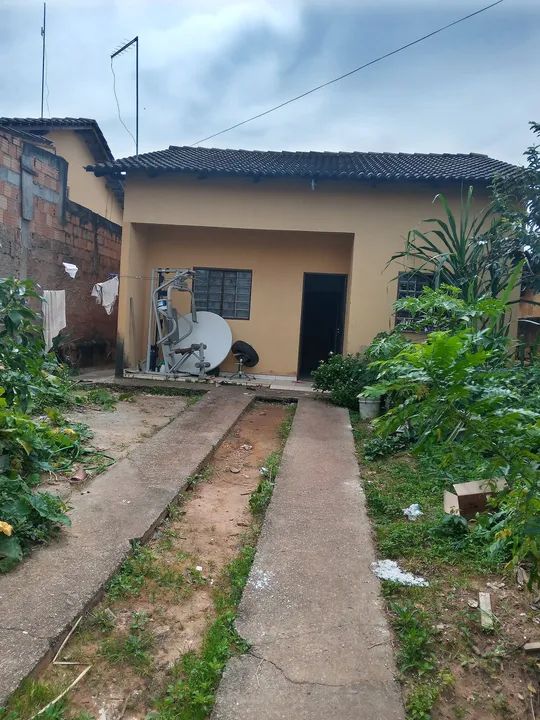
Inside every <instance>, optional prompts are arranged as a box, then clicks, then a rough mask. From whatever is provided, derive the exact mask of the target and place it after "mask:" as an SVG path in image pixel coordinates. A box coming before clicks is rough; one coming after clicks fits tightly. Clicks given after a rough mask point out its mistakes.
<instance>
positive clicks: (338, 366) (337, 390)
mask: <svg viewBox="0 0 540 720" xmlns="http://www.w3.org/2000/svg"><path fill="white" fill-rule="evenodd" d="M373 378H374V375H373V373H372V371H371V370H370V369H369V368H368V362H367V360H366V359H365V358H364V357H363V356H362V355H360V354H356V355H331V356H330V357H329V358H328V360H326V362H321V363H320V365H319V367H318V368H317V369H316V370H314V372H313V387H314V388H315V389H316V390H327V391H329V392H330V399H331V400H332V402H333V403H335V404H336V405H341V406H342V407H348V408H353V409H354V408H357V407H358V400H357V397H358V394H359V393H360V392H362V390H363V389H364V387H365V386H366V385H367V384H369V382H371V381H372V380H373Z"/></svg>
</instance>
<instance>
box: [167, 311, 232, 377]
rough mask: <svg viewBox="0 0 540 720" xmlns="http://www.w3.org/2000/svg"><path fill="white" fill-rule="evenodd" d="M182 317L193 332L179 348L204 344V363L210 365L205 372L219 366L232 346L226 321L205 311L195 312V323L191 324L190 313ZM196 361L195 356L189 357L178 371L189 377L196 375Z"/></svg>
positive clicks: (229, 329) (230, 333) (197, 370)
mask: <svg viewBox="0 0 540 720" xmlns="http://www.w3.org/2000/svg"><path fill="white" fill-rule="evenodd" d="M184 317H185V318H187V320H189V321H190V322H192V323H193V330H192V331H191V332H190V334H189V335H188V336H187V337H185V338H184V339H183V340H182V341H181V343H180V344H181V346H182V347H189V345H193V344H195V343H204V344H205V345H206V346H207V348H206V350H205V351H204V361H205V362H208V363H210V367H207V368H206V371H207V372H208V370H213V369H214V368H216V367H217V366H218V365H221V363H222V362H223V361H224V360H225V358H226V357H227V355H228V354H229V351H230V349H231V345H232V332H231V328H230V327H229V324H228V323H227V321H226V320H224V319H223V318H222V317H221V315H216V314H215V313H211V312H207V311H206V310H198V311H197V322H193V319H192V317H191V313H188V314H187V315H184ZM179 319H180V318H179ZM197 360H198V358H197V355H190V357H188V358H186V360H185V362H183V363H182V365H181V366H180V368H179V369H180V370H181V371H182V372H187V373H190V374H191V375H198V374H199V368H197V367H195V365H196V363H197Z"/></svg>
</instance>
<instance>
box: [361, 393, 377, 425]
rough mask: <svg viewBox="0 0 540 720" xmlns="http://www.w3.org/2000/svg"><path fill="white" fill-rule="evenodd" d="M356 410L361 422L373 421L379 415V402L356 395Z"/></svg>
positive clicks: (375, 399)
mask: <svg viewBox="0 0 540 720" xmlns="http://www.w3.org/2000/svg"><path fill="white" fill-rule="evenodd" d="M358 409H359V411H360V417H361V418H362V420H373V418H376V417H378V416H379V415H380V414H381V400H380V398H367V397H364V396H363V395H358Z"/></svg>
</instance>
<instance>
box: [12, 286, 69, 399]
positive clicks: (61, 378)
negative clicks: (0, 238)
mask: <svg viewBox="0 0 540 720" xmlns="http://www.w3.org/2000/svg"><path fill="white" fill-rule="evenodd" d="M39 299H40V296H39V294H38V293H37V291H36V289H35V286H34V283H33V282H32V281H31V280H18V279H16V278H13V277H7V278H0V370H1V377H2V385H3V387H4V389H5V395H4V399H5V401H6V403H7V405H8V407H14V408H17V409H18V410H22V411H24V412H27V411H31V410H35V409H38V408H40V407H43V405H45V404H47V403H49V404H50V403H54V402H58V401H63V400H65V399H66V397H67V394H68V392H69V388H70V385H69V383H68V382H67V376H66V374H65V372H64V370H63V369H62V367H61V366H60V365H59V364H58V363H57V361H56V358H55V357H54V355H52V354H47V353H46V352H45V345H44V342H43V332H42V328H41V322H40V319H39V316H38V314H37V313H36V312H35V311H34V310H33V309H32V307H31V302H32V301H36V300H39Z"/></svg>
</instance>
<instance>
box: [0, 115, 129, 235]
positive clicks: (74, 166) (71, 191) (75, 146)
mask: <svg viewBox="0 0 540 720" xmlns="http://www.w3.org/2000/svg"><path fill="white" fill-rule="evenodd" d="M3 127H4V128H6V127H8V128H11V129H13V130H20V131H23V132H27V133H30V134H32V135H34V136H38V137H43V138H44V139H45V140H47V141H49V145H48V148H49V151H50V152H53V153H56V154H57V155H59V156H60V157H63V158H64V160H66V161H67V163H68V176H67V192H68V197H69V199H70V200H73V202H76V203H79V205H83V206H84V207H87V208H88V209H89V210H92V211H93V212H95V213H97V214H98V215H101V216H102V217H104V218H107V220H111V221H112V222H114V223H117V224H118V225H121V224H122V203H123V189H122V183H121V181H120V180H119V179H117V178H111V179H108V178H96V177H94V176H93V175H90V174H89V173H87V172H86V171H85V169H84V168H85V166H86V165H88V164H90V163H98V162H113V161H114V157H113V154H112V152H111V151H110V148H109V146H108V144H107V141H106V140H105V137H104V135H103V133H102V132H101V129H100V127H99V125H98V124H97V122H96V121H95V120H90V119H88V118H0V128H3Z"/></svg>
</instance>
